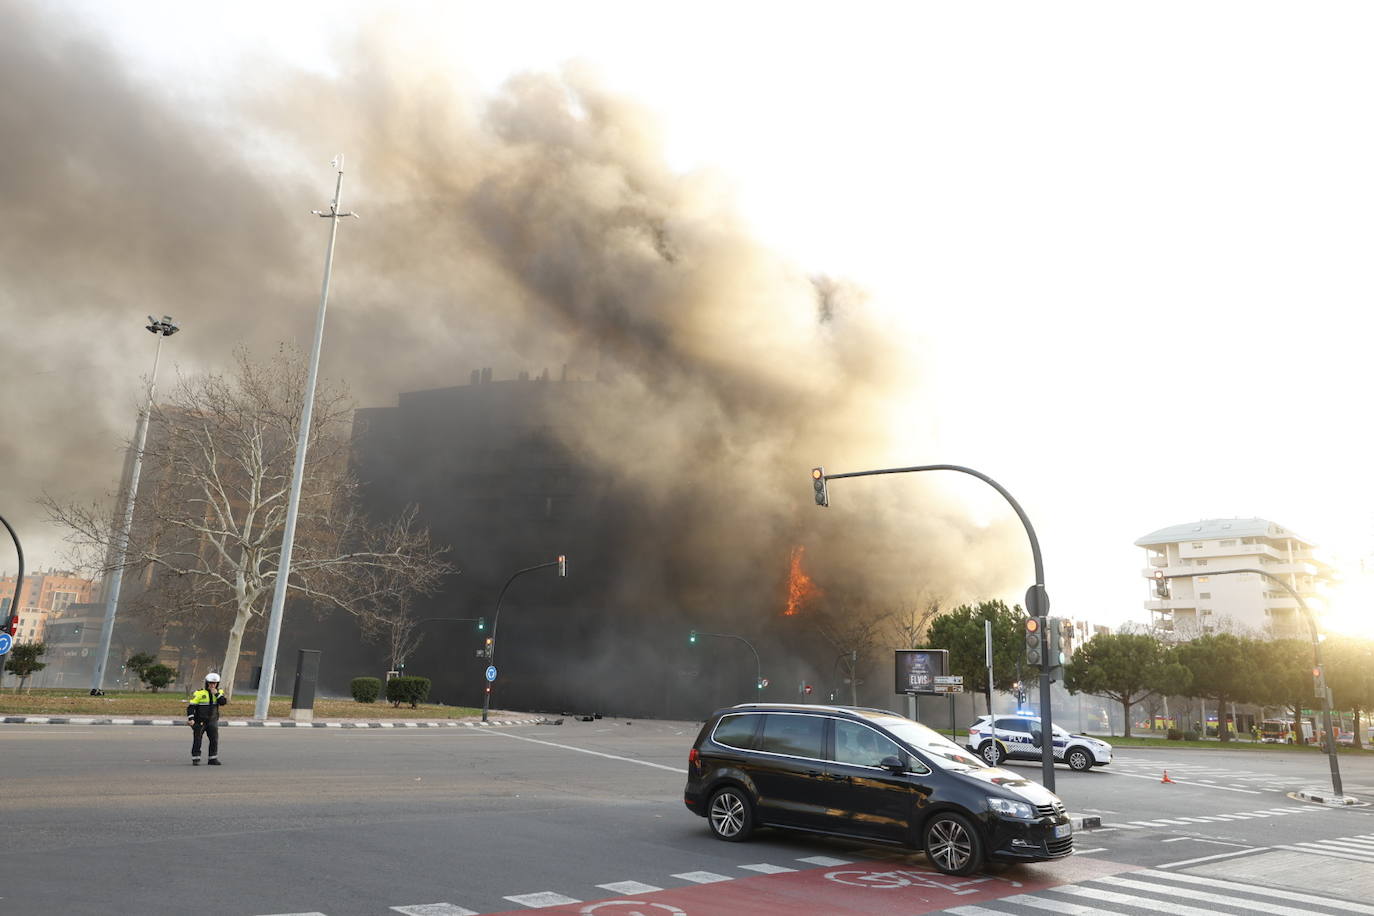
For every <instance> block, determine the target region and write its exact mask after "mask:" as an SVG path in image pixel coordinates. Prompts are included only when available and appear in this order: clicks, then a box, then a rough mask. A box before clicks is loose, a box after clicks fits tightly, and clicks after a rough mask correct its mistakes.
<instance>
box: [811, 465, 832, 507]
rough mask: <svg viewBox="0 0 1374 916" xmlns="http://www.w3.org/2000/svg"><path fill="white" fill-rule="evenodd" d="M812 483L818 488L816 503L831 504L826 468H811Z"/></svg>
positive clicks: (820, 504)
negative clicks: (826, 483)
mask: <svg viewBox="0 0 1374 916" xmlns="http://www.w3.org/2000/svg"><path fill="white" fill-rule="evenodd" d="M811 485H812V486H813V487H815V488H816V505H818V506H828V505H830V494H829V493H828V492H827V491H826V489H825V468H812V469H811Z"/></svg>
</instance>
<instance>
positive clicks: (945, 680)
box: [935, 674, 964, 686]
mask: <svg viewBox="0 0 1374 916" xmlns="http://www.w3.org/2000/svg"><path fill="white" fill-rule="evenodd" d="M963 682H964V676H963V675H962V674H946V675H936V676H935V684H936V685H937V686H938V685H940V684H962V683H963Z"/></svg>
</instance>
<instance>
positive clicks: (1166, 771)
mask: <svg viewBox="0 0 1374 916" xmlns="http://www.w3.org/2000/svg"><path fill="white" fill-rule="evenodd" d="M1160 782H1169V783H1172V782H1173V780H1172V779H1170V778H1169V771H1168V770H1165V771H1164V778H1163V779H1161V780H1160Z"/></svg>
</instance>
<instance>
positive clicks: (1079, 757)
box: [1064, 747, 1093, 773]
mask: <svg viewBox="0 0 1374 916" xmlns="http://www.w3.org/2000/svg"><path fill="white" fill-rule="evenodd" d="M1064 759H1065V760H1066V761H1067V762H1068V764H1069V769H1071V770H1077V771H1078V772H1080V773H1082V772H1083V771H1084V770H1089V769H1092V765H1093V758H1092V755H1091V754H1089V753H1088V752H1087V751H1085V750H1084V749H1083V748H1081V747H1075V748H1072V749H1070V750H1069V753H1068V755H1067V756H1065V758H1064Z"/></svg>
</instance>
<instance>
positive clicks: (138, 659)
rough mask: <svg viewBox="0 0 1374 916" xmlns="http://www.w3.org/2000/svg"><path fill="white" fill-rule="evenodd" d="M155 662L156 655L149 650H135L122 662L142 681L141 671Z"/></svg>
mask: <svg viewBox="0 0 1374 916" xmlns="http://www.w3.org/2000/svg"><path fill="white" fill-rule="evenodd" d="M155 664H157V656H155V655H153V654H152V653H150V652H135V653H134V654H133V655H130V656H129V658H128V660H127V661H125V662H124V667H125V668H128V669H129V670H130V671H132V672H133V673H134V674H136V675H138V679H139V680H140V681H142V680H144V678H143V672H145V671H147V670H148V669H149V668H150V667H151V666H153V665H155Z"/></svg>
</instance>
